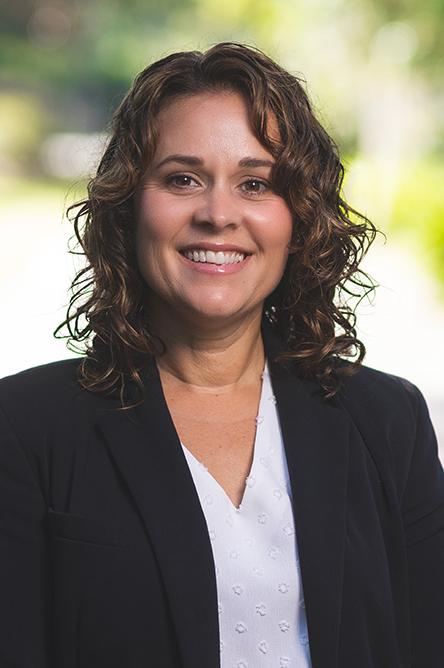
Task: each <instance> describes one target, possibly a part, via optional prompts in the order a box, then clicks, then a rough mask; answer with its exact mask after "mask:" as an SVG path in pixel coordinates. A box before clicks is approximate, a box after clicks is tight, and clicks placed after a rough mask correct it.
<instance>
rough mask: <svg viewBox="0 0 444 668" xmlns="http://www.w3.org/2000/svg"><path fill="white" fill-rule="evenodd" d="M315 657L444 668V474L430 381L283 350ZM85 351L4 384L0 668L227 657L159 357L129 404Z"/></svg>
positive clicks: (0, 403) (271, 348)
mask: <svg viewBox="0 0 444 668" xmlns="http://www.w3.org/2000/svg"><path fill="white" fill-rule="evenodd" d="M264 336H265V348H266V353H267V357H268V360H269V368H270V376H271V382H272V385H273V390H274V393H275V395H276V398H277V408H278V411H279V417H280V421H281V428H282V433H283V438H284V444H285V451H286V457H287V462H288V468H289V474H290V482H291V488H292V503H293V512H294V518H295V525H296V536H297V542H298V548H299V554H300V566H301V577H302V585H303V589H304V594H305V601H306V611H307V622H308V632H309V640H310V650H311V655H312V662H313V668H442V667H443V666H444V473H443V470H442V467H441V465H440V463H439V460H438V455H437V445H436V439H435V436H434V433H433V428H432V426H431V423H430V419H429V416H428V412H427V407H426V405H425V403H424V399H423V398H422V395H421V394H420V392H419V391H418V390H417V388H415V387H414V386H413V385H411V384H410V383H408V382H407V381H404V380H402V379H399V378H396V377H393V376H389V375H388V374H384V373H381V372H378V371H374V370H372V369H368V368H365V367H364V368H362V369H361V370H360V372H359V373H358V374H357V375H356V376H355V377H353V378H351V379H350V380H348V381H347V382H346V383H345V385H344V388H343V390H342V391H341V393H340V395H339V396H338V397H337V398H336V399H334V400H328V401H326V400H324V399H323V398H322V396H321V393H320V392H319V388H318V387H317V386H316V384H315V383H312V382H307V381H302V380H301V379H299V378H298V376H297V374H296V373H295V372H293V371H291V370H290V369H289V370H283V369H281V368H280V367H279V366H278V365H276V364H275V363H274V361H273V360H274V356H275V353H276V352H278V345H277V342H276V340H275V339H274V338H273V336H271V335H270V334H269V333H267V332H266V331H265V333H264ZM78 363H79V361H78V360H65V361H61V362H56V363H52V364H48V365H44V366H41V367H36V368H34V369H29V370H27V371H24V372H22V373H19V374H16V375H14V376H10V377H8V378H5V379H3V380H2V381H0V409H1V414H0V512H1V515H0V592H1V596H0V666H1V667H2V668H9V667H11V668H12V667H14V668H102V667H103V668H149V667H151V666H152V667H153V668H173V667H174V668H179V666H180V667H183V668H200V667H201V666H205V667H206V668H217V667H218V666H219V636H218V613H217V593H216V580H215V573H214V563H213V558H212V551H211V545H210V541H209V537H208V532H207V527H206V522H205V517H204V515H203V512H202V509H201V506H200V502H199V499H198V496H197V493H196V490H195V487H194V483H193V480H192V476H191V473H190V471H189V469H188V465H187V462H186V459H185V457H184V454H183V451H182V448H181V446H180V442H179V439H178V436H177V433H176V431H175V429H174V425H173V423H172V420H171V417H170V414H169V412H168V408H167V406H166V403H165V399H164V396H163V393H162V388H161V384H160V379H159V376H158V373H157V369H156V365H155V364H154V362H153V361H152V362H151V365H150V367H149V369H147V373H146V384H145V387H146V401H145V403H144V404H143V405H142V406H141V407H138V408H135V409H131V410H130V411H125V412H122V411H118V410H116V408H117V406H118V402H117V400H115V399H111V398H102V397H98V396H96V395H93V394H92V393H89V392H86V391H85V390H82V389H81V388H80V386H79V384H78V383H77V381H76V368H77V366H78Z"/></svg>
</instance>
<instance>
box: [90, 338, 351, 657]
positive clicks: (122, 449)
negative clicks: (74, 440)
mask: <svg viewBox="0 0 444 668" xmlns="http://www.w3.org/2000/svg"><path fill="white" fill-rule="evenodd" d="M263 335H264V344H265V350H266V354H267V358H268V362H269V369H270V377H271V382H272V385H273V390H274V393H275V396H276V399H277V407H278V412H279V416H280V421H281V430H282V435H283V439H284V445H285V451H286V457H287V463H288V469H289V474H290V483H291V491H292V499H293V513H294V518H295V525H296V538H297V543H298V550H299V556H300V566H301V577H302V585H303V590H304V596H305V607H306V613H307V625H308V633H309V642H310V652H311V657H312V664H313V668H339V667H338V666H337V658H336V657H337V652H338V639H339V622H340V605H341V591H342V574H343V557H344V541H345V510H346V489H347V475H348V442H349V430H350V420H349V418H348V416H347V415H346V413H345V412H344V411H343V410H341V409H339V408H337V407H335V406H334V405H332V403H331V402H325V401H324V400H323V399H322V398H321V397H320V396H319V392H317V390H318V389H319V388H318V387H317V386H316V385H315V384H314V383H313V384H312V383H308V382H304V381H301V380H300V379H299V378H298V377H297V376H296V374H295V373H294V372H292V371H288V370H286V369H285V368H282V367H281V366H280V365H278V364H276V363H275V362H274V361H273V360H274V357H275V355H276V354H277V353H278V352H279V350H280V344H279V343H278V340H277V339H276V338H275V335H274V334H273V333H270V330H269V329H268V327H265V329H264V330H263ZM145 392H146V401H145V402H144V404H143V405H142V406H140V407H138V408H136V409H131V410H129V411H124V412H123V411H109V412H107V414H106V415H103V414H102V416H101V417H100V418H99V419H98V421H97V424H98V427H99V429H100V431H101V432H102V434H103V436H104V437H105V439H106V441H107V443H108V446H109V450H110V453H111V456H112V457H113V459H114V461H115V463H116V465H117V466H118V467H119V469H120V470H121V472H122V475H123V476H124V478H125V480H126V482H127V485H128V488H129V490H130V493H131V494H132V496H133V499H134V501H135V504H136V506H137V508H138V510H139V512H140V516H141V518H142V520H143V523H144V526H145V529H146V532H147V537H148V539H149V541H150V542H151V544H152V546H153V549H154V551H155V554H156V556H157V561H158V565H159V569H160V572H161V574H162V578H163V581H164V585H165V590H166V593H167V596H168V600H169V605H170V608H171V614H172V618H173V623H174V625H175V631H176V635H177V639H178V644H179V649H180V654H181V656H182V660H183V665H184V668H195V667H196V666H200V665H205V666H208V667H209V668H219V666H220V659H219V627H218V613H217V589H216V576H215V570H214V562H213V555H212V550H211V544H210V540H209V537H208V530H207V525H206V521H205V517H204V514H203V511H202V508H201V506H200V501H199V497H198V495H197V492H196V489H195V487H194V482H193V479H192V476H191V473H190V471H189V468H188V464H187V462H186V459H185V456H184V454H183V451H182V448H181V446H180V441H179V438H178V435H177V433H176V430H175V427H174V424H173V422H172V419H171V416H170V413H169V411H168V407H167V404H166V401H165V398H164V395H163V392H162V387H161V383H160V378H159V374H158V371H157V367H156V365H155V363H154V361H152V362H151V363H150V366H149V372H148V374H147V377H146V379H145ZM202 630H204V631H205V632H204V633H202Z"/></svg>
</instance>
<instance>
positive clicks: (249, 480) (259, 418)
mask: <svg viewBox="0 0 444 668" xmlns="http://www.w3.org/2000/svg"><path fill="white" fill-rule="evenodd" d="M261 378H262V385H261V394H260V398H259V405H258V410H257V414H256V418H255V422H256V430H255V434H254V444H253V459H252V462H251V466H250V471H249V473H248V475H247V477H246V478H245V487H244V491H243V494H242V499H241V502H240V504H239V506H235V504H234V503H233V502H232V500H231V499H230V497H229V496H228V494H227V493H226V491H225V489H224V488H223V487H222V485H221V484H220V483H219V482H218V481H217V480H216V478H215V477H214V476H213V475H212V474H211V473H210V471H209V470H208V468H207V467H206V466H205V464H204V463H203V462H201V461H200V460H199V459H198V458H197V457H196V456H195V455H194V454H193V453H192V452H191V450H189V449H188V448H187V447H186V445H185V444H184V443H182V441H181V442H180V443H181V446H182V448H183V451H184V454H185V456H186V457H187V459H188V461H189V462H193V463H194V465H195V466H199V467H200V468H201V469H203V470H204V471H205V472H206V473H207V475H208V479H209V480H210V483H211V487H212V488H213V489H215V490H216V491H217V494H218V496H221V497H222V498H224V499H225V500H226V502H227V503H228V504H229V506H230V508H231V510H232V511H233V512H236V513H240V512H241V510H242V509H243V508H245V506H246V502H247V500H248V497H249V496H250V492H249V490H251V488H252V487H253V484H254V480H255V478H254V472H255V471H256V468H257V460H258V458H259V454H260V453H259V450H260V448H261V440H262V439H261V438H260V436H261V432H262V427H261V424H262V422H263V419H264V418H263V413H264V403H265V394H266V391H267V390H268V389H270V379H269V374H268V365H267V360H265V366H264V370H263V372H262V374H261ZM271 394H272V392H271Z"/></svg>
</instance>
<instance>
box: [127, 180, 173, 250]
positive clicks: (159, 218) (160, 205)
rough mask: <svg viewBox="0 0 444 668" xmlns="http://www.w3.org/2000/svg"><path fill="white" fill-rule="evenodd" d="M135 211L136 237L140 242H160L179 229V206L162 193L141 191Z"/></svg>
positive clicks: (171, 236)
mask: <svg viewBox="0 0 444 668" xmlns="http://www.w3.org/2000/svg"><path fill="white" fill-rule="evenodd" d="M137 211H138V212H137V239H138V242H141V243H142V244H143V243H144V242H147V241H150V242H151V243H154V244H156V243H159V244H161V243H162V242H166V241H168V240H169V239H171V238H173V237H174V235H175V233H176V232H177V231H178V230H179V229H180V225H181V207H180V206H179V205H178V203H177V202H174V201H173V200H171V198H169V197H167V196H165V195H164V194H163V193H157V192H153V191H150V190H145V191H143V192H142V193H141V195H140V199H139V202H138V210H137ZM182 217H183V212H182Z"/></svg>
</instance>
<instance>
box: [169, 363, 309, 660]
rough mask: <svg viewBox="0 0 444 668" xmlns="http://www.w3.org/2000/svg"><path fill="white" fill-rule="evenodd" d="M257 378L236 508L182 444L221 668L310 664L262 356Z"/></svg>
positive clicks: (281, 455)
mask: <svg viewBox="0 0 444 668" xmlns="http://www.w3.org/2000/svg"><path fill="white" fill-rule="evenodd" d="M262 378H263V382H262V391H261V398H260V402H259V412H258V415H257V418H256V424H257V427H256V436H255V443H254V456H253V463H252V466H251V470H250V474H249V475H248V477H247V478H246V486H245V492H244V496H243V499H242V503H241V505H240V506H239V508H236V507H235V506H234V505H233V503H232V502H231V500H230V499H229V497H228V495H227V494H226V493H225V491H224V489H223V488H222V487H221V485H219V483H218V482H217V481H216V480H215V478H213V476H212V475H211V474H210V473H209V471H208V469H207V468H206V467H205V466H204V464H202V463H201V462H200V461H198V460H197V459H196V457H194V455H193V454H192V453H191V452H190V451H189V450H188V449H187V448H186V447H185V445H184V444H183V443H182V448H183V451H184V454H185V457H186V459H187V462H188V465H189V467H190V471H191V474H192V476H193V480H194V484H195V486H196V490H197V493H198V495H199V499H200V503H201V506H202V510H203V512H204V515H205V519H206V522H207V526H208V533H209V537H210V540H211V546H212V550H213V558H214V563H215V569H216V584H217V595H218V610H219V631H220V658H221V668H271V667H272V666H273V667H276V668H284V667H285V668H311V660H310V651H309V644H308V630H307V623H306V615H305V607H304V597H303V591H302V582H301V577H300V571H299V559H298V550H297V544H296V535H295V527H294V520H293V513H292V506H291V498H290V494H291V488H290V482H289V476H288V469H287V462H286V457H285V450H284V445H283V441H282V435H281V430H280V425H279V417H278V413H277V409H276V399H275V397H274V395H273V390H272V386H271V381H270V377H269V372H268V366H267V364H265V369H264V373H263V375H262ZM203 632H204V631H203Z"/></svg>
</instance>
